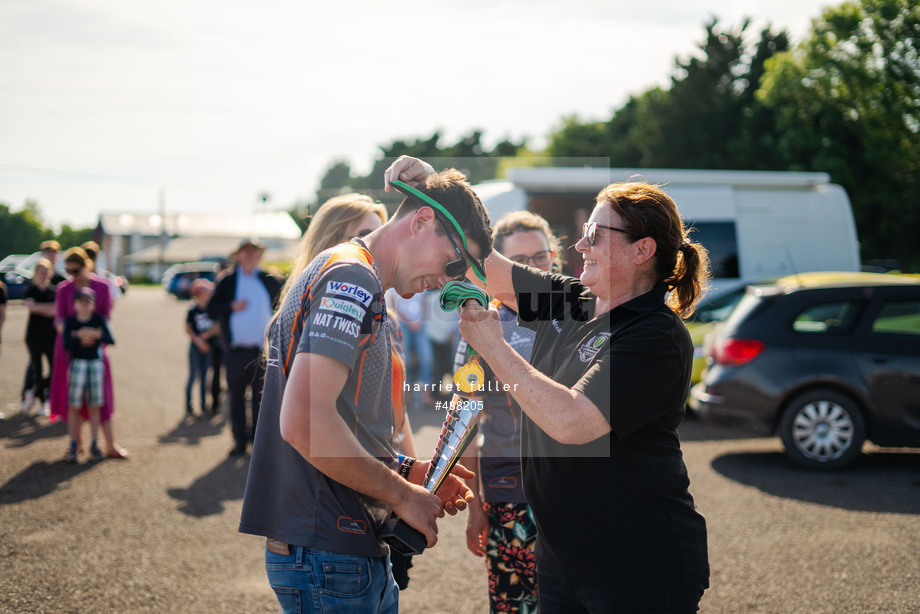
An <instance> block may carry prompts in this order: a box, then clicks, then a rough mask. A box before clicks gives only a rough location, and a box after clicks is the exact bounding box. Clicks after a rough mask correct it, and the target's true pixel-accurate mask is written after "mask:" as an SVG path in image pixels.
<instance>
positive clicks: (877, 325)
mask: <svg viewBox="0 0 920 614" xmlns="http://www.w3.org/2000/svg"><path fill="white" fill-rule="evenodd" d="M872 332H876V333H902V334H904V333H906V334H908V335H920V301H888V302H886V303H884V304H883V305H882V308H881V309H880V310H879V313H878V316H877V317H876V318H875V321H874V322H872Z"/></svg>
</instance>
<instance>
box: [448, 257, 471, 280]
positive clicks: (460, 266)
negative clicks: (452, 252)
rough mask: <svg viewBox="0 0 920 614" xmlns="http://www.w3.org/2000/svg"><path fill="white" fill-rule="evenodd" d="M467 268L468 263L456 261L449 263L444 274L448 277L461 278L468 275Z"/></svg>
mask: <svg viewBox="0 0 920 614" xmlns="http://www.w3.org/2000/svg"><path fill="white" fill-rule="evenodd" d="M466 268H467V265H466V261H464V260H454V261H452V262H448V263H447V266H446V267H445V268H444V272H445V273H446V274H447V276H448V277H461V276H463V275H464V274H466Z"/></svg>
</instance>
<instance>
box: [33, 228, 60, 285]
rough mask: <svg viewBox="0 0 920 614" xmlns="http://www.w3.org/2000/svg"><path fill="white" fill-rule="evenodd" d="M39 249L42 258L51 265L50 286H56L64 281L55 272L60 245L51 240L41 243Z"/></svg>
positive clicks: (56, 271)
mask: <svg viewBox="0 0 920 614" xmlns="http://www.w3.org/2000/svg"><path fill="white" fill-rule="evenodd" d="M39 249H40V250H41V251H42V258H44V259H45V260H47V261H48V262H50V263H51V275H50V282H51V285H52V286H57V285H58V284H59V283H61V282H62V281H64V280H65V279H66V277H64V276H63V275H61V274H60V273H59V272H58V270H57V257H58V254H59V253H60V251H61V244H60V243H58V242H57V241H55V240H53V239H51V240H49V241H42V242H41V245H39Z"/></svg>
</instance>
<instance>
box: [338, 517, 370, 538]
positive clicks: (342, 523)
mask: <svg viewBox="0 0 920 614" xmlns="http://www.w3.org/2000/svg"><path fill="white" fill-rule="evenodd" d="M339 531H343V532H345V533H358V534H360V535H365V534H367V523H365V522H364V521H363V520H355V519H354V518H349V517H348V516H339Z"/></svg>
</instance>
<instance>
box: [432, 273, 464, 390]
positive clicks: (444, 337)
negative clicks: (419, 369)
mask: <svg viewBox="0 0 920 614" xmlns="http://www.w3.org/2000/svg"><path fill="white" fill-rule="evenodd" d="M425 308H426V310H427V312H428V314H429V316H428V321H427V330H428V339H429V340H430V341H431V355H432V361H431V365H432V367H431V381H432V383H434V384H436V385H437V387H436V388H435V390H434V393H433V394H434V397H435V398H436V399H437V400H439V401H447V400H449V399H450V397H451V394H450V393H448V392H446V390H445V389H444V388H442V386H441V384H442V382H443V381H444V376H445V375H451V376H453V373H454V372H453V358H454V350H455V349H456V347H457V342H458V340H459V339H460V327H459V324H460V314H459V312H458V311H457V310H456V309H454V310H451V311H444V310H443V309H441V293H440V292H435V291H434V290H429V291H427V292H425ZM452 380H453V378H452V377H451V381H452Z"/></svg>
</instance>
